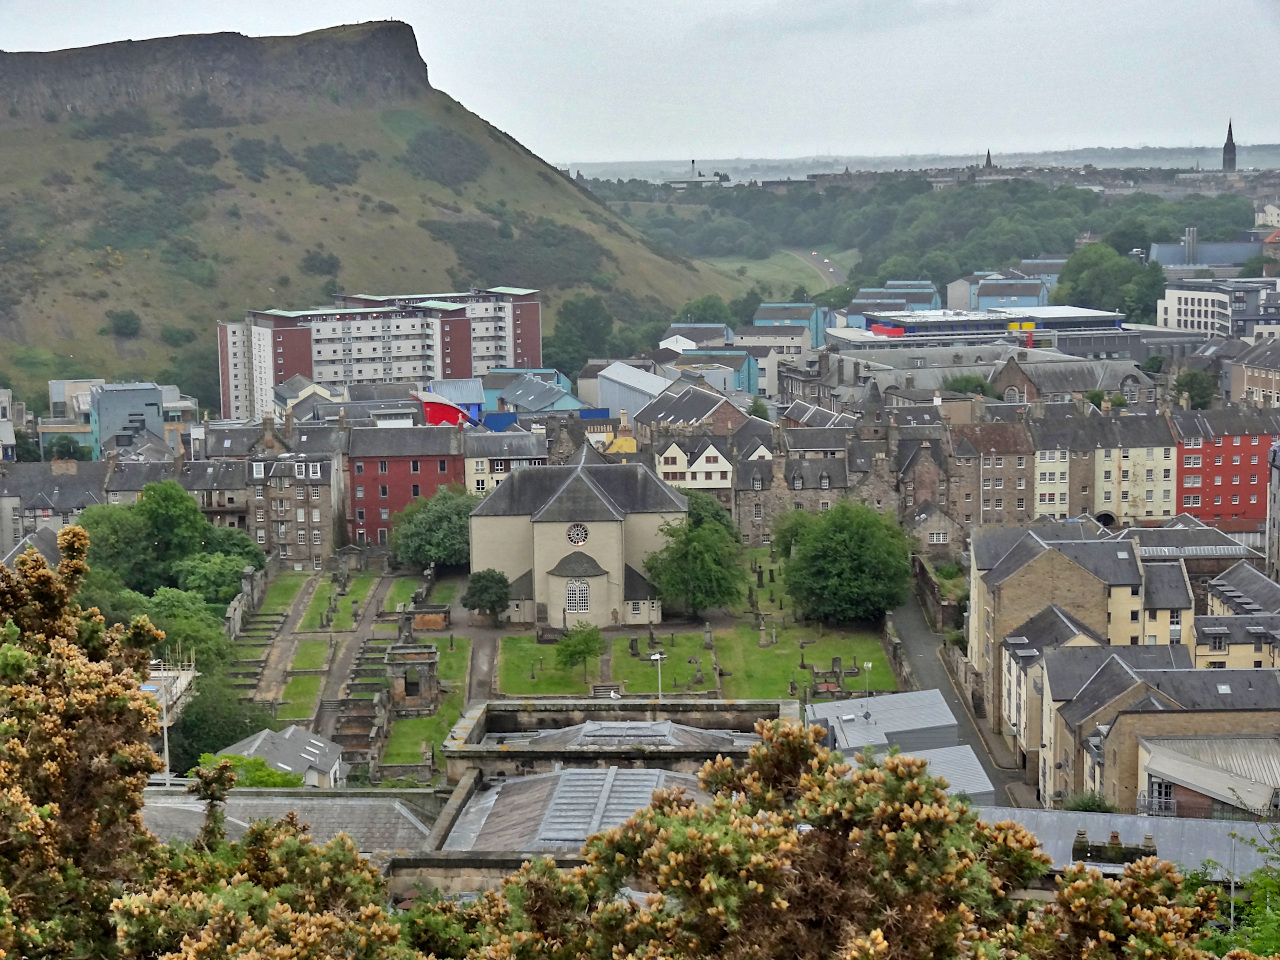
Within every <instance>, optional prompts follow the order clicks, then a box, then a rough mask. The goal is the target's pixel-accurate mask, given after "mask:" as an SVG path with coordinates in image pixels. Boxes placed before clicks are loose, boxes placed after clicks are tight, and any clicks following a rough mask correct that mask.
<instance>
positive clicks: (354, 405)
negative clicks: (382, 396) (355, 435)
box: [295, 397, 426, 424]
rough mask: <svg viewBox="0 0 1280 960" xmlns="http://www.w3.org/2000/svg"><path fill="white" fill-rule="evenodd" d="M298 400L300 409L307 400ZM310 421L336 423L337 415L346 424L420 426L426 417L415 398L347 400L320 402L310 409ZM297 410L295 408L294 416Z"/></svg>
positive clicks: (420, 404) (420, 403)
mask: <svg viewBox="0 0 1280 960" xmlns="http://www.w3.org/2000/svg"><path fill="white" fill-rule="evenodd" d="M309 399H310V397H308V398H307V399H304V400H299V401H298V404H297V406H298V407H301V406H302V405H303V404H305V403H306V402H307V400H309ZM311 410H312V414H311V419H313V420H319V421H322V422H327V421H336V420H337V419H338V416H339V414H341V415H342V417H343V418H344V419H345V420H346V421H347V423H348V424H352V423H357V422H360V421H365V420H368V421H377V420H380V419H381V420H405V419H408V420H412V421H413V422H414V423H415V424H421V423H424V422H425V421H426V415H425V414H424V413H423V411H422V401H421V400H419V399H417V398H416V397H409V398H406V399H403V400H360V401H356V400H347V401H342V402H336V403H333V402H329V401H322V402H320V403H317V404H316V405H315V406H314V407H312V408H311ZM296 415H297V408H295V416H296Z"/></svg>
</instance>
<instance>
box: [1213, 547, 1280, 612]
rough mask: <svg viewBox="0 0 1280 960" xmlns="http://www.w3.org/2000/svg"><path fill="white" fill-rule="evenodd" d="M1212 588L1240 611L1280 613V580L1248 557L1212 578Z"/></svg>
mask: <svg viewBox="0 0 1280 960" xmlns="http://www.w3.org/2000/svg"><path fill="white" fill-rule="evenodd" d="M1208 590H1209V592H1210V593H1212V594H1214V595H1215V596H1216V597H1218V598H1219V599H1220V600H1222V602H1223V603H1226V604H1227V605H1228V606H1230V607H1231V608H1232V609H1233V610H1235V612H1236V613H1241V614H1243V613H1262V612H1266V613H1280V583H1276V582H1275V581H1274V580H1272V579H1271V578H1270V577H1268V576H1267V575H1266V574H1264V573H1261V572H1260V571H1259V570H1258V569H1257V568H1256V567H1254V566H1253V565H1252V564H1250V563H1249V562H1248V561H1246V560H1241V561H1240V562H1239V563H1237V564H1236V565H1235V566H1233V567H1232V568H1231V569H1230V570H1227V571H1226V572H1225V573H1222V574H1220V575H1219V576H1217V577H1215V578H1214V579H1212V580H1210V581H1209V583H1208ZM1250 603H1252V604H1256V605H1257V609H1254V608H1253V607H1251V606H1248V604H1250Z"/></svg>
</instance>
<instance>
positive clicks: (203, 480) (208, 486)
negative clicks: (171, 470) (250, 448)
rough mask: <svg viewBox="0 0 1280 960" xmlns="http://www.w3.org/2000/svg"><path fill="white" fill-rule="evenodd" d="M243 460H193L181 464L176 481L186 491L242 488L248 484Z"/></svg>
mask: <svg viewBox="0 0 1280 960" xmlns="http://www.w3.org/2000/svg"><path fill="white" fill-rule="evenodd" d="M248 469H249V467H248V464H247V463H246V462H245V461H244V460H194V461H190V460H189V461H187V462H185V463H183V464H182V467H181V469H180V470H179V471H178V482H179V483H180V484H182V488H183V489H184V490H186V491H187V492H188V493H191V492H193V491H196V490H244V489H246V488H247V486H248V480H247V479H246V477H247V476H248Z"/></svg>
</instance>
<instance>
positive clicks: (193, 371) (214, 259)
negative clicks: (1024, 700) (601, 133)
mask: <svg viewBox="0 0 1280 960" xmlns="http://www.w3.org/2000/svg"><path fill="white" fill-rule="evenodd" d="M6 100H7V102H6ZM468 283H476V284H478V285H482V286H483V285H494V284H510V285H516V286H532V287H537V288H539V289H542V290H544V291H546V296H545V299H546V301H547V302H548V303H549V304H550V305H551V311H550V313H551V316H552V317H554V312H555V306H556V304H558V303H560V302H562V301H563V300H564V298H565V297H566V296H569V295H571V294H572V293H573V292H575V291H591V292H596V293H600V294H601V295H603V296H605V297H606V299H607V300H608V301H609V303H610V306H611V308H612V309H613V311H614V313H615V315H616V316H618V317H620V318H621V319H622V320H623V321H624V322H626V321H629V320H639V319H642V318H646V317H649V318H652V317H654V316H659V315H662V314H663V313H664V312H665V311H668V310H671V309H673V308H675V307H677V306H679V305H680V304H681V303H683V302H684V301H686V300H688V299H690V298H692V297H695V296H698V295H701V294H703V293H707V292H719V293H722V294H726V295H728V294H732V293H734V292H735V291H736V290H737V289H738V288H739V287H741V286H743V285H744V282H743V281H741V280H740V279H739V278H737V277H732V276H730V275H728V274H727V273H726V272H722V271H717V270H713V269H711V268H710V267H708V266H707V265H705V264H700V263H695V262H691V261H688V260H685V259H683V258H681V257H679V256H678V255H675V254H671V253H667V252H664V251H662V250H660V249H659V248H657V247H655V246H654V245H653V244H652V243H651V242H650V241H648V240H646V239H645V238H643V237H642V236H641V235H640V234H639V233H638V232H636V231H635V230H634V229H633V228H631V227H630V226H628V225H627V224H626V223H625V222H624V221H622V220H621V219H620V218H618V217H616V216H615V215H614V214H612V213H611V212H610V211H609V210H608V209H607V208H606V207H604V206H603V205H602V204H600V203H598V202H597V201H596V200H595V199H594V198H592V197H591V196H590V195H589V194H587V193H585V192H584V191H583V190H581V189H579V188H578V187H577V186H576V185H575V184H573V183H572V182H571V181H570V180H568V179H567V178H565V177H564V176H563V175H561V174H560V173H559V172H558V171H556V170H555V169H554V168H552V167H550V166H548V165H547V164H545V163H543V162H542V161H541V160H540V159H538V158H537V157H536V156H534V155H533V154H532V153H530V152H529V151H528V150H526V149H525V148H524V147H522V146H521V145H520V144H519V143H517V142H515V141H514V140H512V139H511V138H510V137H508V136H506V135H505V134H504V133H502V132H501V131H499V130H497V129H495V128H494V127H492V126H491V125H489V124H488V123H486V122H485V121H484V120H482V119H481V118H479V117H477V116H475V115H474V114H472V113H470V112H468V111H467V110H466V109H464V108H463V107H462V106H461V105H459V104H458V103H457V102H456V101H454V100H453V99H451V98H450V97H449V96H448V95H446V94H444V93H442V92H440V91H438V90H435V89H434V88H432V87H431V86H430V85H429V83H428V81H427V72H426V67H425V65H423V64H422V61H421V60H420V59H419V58H418V54H417V46H416V41H415V40H414V37H413V34H412V31H411V30H410V28H408V27H407V26H405V25H403V24H396V23H383V24H370V25H364V26H360V27H339V28H335V29H333V30H326V31H321V32H319V33H314V34H308V35H304V36H302V37H290V38H267V39H258V40H250V39H248V38H245V37H240V36H238V35H234V34H219V35H212V36H207V37H177V38H171V39H167V40H155V41H145V42H141V43H121V44H108V45H105V46H102V47H94V48H87V49H84V50H70V51H62V52H59V53H51V54H0V345H2V348H0V376H2V377H7V378H8V379H9V380H10V381H11V382H12V383H13V384H14V385H15V386H16V387H17V388H18V389H19V390H20V391H21V392H22V393H23V394H24V395H26V396H27V397H29V398H31V399H33V400H36V399H37V398H38V397H39V396H40V395H42V394H43V381H44V380H45V379H47V378H49V377H52V376H76V375H98V376H107V377H128V376H141V377H147V378H154V377H158V376H169V377H173V378H176V379H177V380H178V382H179V383H180V384H181V385H183V386H184V387H185V388H186V389H189V390H192V391H195V392H197V393H198V394H199V395H201V396H202V397H203V398H205V399H206V400H208V399H211V395H212V384H213V382H214V380H215V378H216V363H215V362H214V355H213V352H212V344H213V335H214V327H215V325H216V323H217V321H219V320H222V319H229V318H232V317H235V316H238V315H240V314H241V313H242V311H243V310H244V309H245V308H246V307H254V308H261V307H269V306H274V307H290V308H297V307H304V306H310V305H314V304H316V303H327V302H329V299H330V297H331V295H332V293H333V290H334V289H335V287H340V288H341V289H344V290H347V291H353V292H354V291H371V292H389V293H390V292H405V293H426V292H432V291H444V290H454V289H458V288H460V287H464V285H466V284H468ZM548 327H550V324H548ZM135 329H136V330H137V332H136V335H130V334H131V333H133V331H134V330H135ZM37 402H38V401H37Z"/></svg>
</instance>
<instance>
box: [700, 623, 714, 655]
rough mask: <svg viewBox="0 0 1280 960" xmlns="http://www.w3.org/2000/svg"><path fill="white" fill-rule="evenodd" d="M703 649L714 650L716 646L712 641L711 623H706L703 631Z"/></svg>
mask: <svg viewBox="0 0 1280 960" xmlns="http://www.w3.org/2000/svg"><path fill="white" fill-rule="evenodd" d="M702 649H703V650H714V649H715V644H714V643H713V642H712V640H711V621H710V620H708V621H706V626H705V627H703V629H702Z"/></svg>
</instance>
